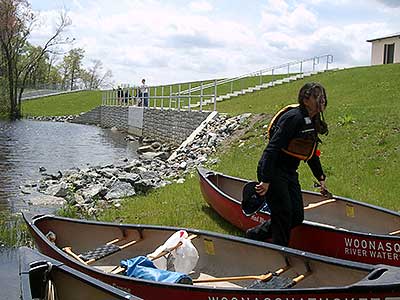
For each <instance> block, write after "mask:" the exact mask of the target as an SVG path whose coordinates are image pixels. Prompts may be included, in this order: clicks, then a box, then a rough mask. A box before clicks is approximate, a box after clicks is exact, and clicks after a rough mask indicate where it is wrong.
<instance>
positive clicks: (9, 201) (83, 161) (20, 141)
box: [0, 120, 138, 212]
mask: <svg viewBox="0 0 400 300" xmlns="http://www.w3.org/2000/svg"><path fill="white" fill-rule="evenodd" d="M125 137H126V134H124V133H121V132H117V131H111V130H108V129H102V128H98V127H96V126H88V125H80V124H71V123H56V122H37V121H31V120H22V121H17V122H6V121H0V211H1V210H10V211H11V212H17V211H20V210H21V209H23V208H26V204H25V202H24V199H26V198H27V197H29V196H23V195H21V193H20V189H19V186H21V185H24V184H25V183H27V182H34V181H37V180H38V179H39V178H40V173H39V167H41V166H43V167H45V168H46V169H47V172H49V173H53V172H57V171H58V170H66V169H69V168H72V167H80V168H82V167H85V166H87V165H102V164H108V163H112V162H115V161H117V160H119V159H124V158H134V157H136V149H137V147H138V142H127V141H126V140H125Z"/></svg>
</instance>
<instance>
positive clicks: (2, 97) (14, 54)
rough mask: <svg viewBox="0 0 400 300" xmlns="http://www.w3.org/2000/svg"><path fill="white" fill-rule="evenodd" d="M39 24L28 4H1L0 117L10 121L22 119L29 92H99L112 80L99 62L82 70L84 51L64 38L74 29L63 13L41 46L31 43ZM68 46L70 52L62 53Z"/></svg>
mask: <svg viewBox="0 0 400 300" xmlns="http://www.w3.org/2000/svg"><path fill="white" fill-rule="evenodd" d="M37 21H38V15H37V14H35V13H34V12H33V11H32V8H31V6H30V4H29V2H28V1H27V0H0V114H2V115H3V116H7V117H8V118H10V119H19V118H21V117H22V115H21V99H22V94H23V92H24V91H25V90H26V89H39V88H43V87H44V86H46V87H47V88H49V87H52V88H55V87H56V88H57V89H60V90H74V89H77V88H82V89H98V88H99V87H100V86H103V85H107V84H110V81H111V78H112V73H111V71H110V70H107V71H104V70H103V64H102V62H101V61H100V60H98V59H93V60H91V63H90V65H89V67H87V68H84V67H83V59H84V57H85V50H84V49H82V48H73V43H74V41H75V40H74V39H71V38H70V37H66V36H65V29H66V28H67V27H68V26H70V25H71V20H70V19H69V18H68V16H67V14H66V13H64V12H60V15H59V19H58V23H57V24H56V27H55V31H54V33H53V34H52V36H50V37H49V38H48V40H47V41H46V42H45V43H44V44H43V45H40V46H35V45H33V44H31V43H29V41H28V39H29V37H30V34H31V32H32V30H33V28H34V26H36V25H37ZM66 45H67V46H68V47H70V48H71V50H69V51H68V52H65V51H63V50H62V49H63V48H65V46H66Z"/></svg>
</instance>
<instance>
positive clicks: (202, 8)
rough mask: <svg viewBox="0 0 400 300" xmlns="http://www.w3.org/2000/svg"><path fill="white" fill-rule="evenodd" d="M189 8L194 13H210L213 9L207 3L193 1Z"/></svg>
mask: <svg viewBox="0 0 400 300" xmlns="http://www.w3.org/2000/svg"><path fill="white" fill-rule="evenodd" d="M189 7H190V9H191V10H193V11H195V12H210V11H212V10H213V8H214V7H213V6H212V5H211V3H210V2H208V1H193V2H191V3H190V4H189Z"/></svg>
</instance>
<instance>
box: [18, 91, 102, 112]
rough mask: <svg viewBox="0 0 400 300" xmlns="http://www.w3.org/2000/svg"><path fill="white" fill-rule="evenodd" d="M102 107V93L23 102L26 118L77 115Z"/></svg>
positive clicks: (51, 97) (77, 93) (77, 94)
mask: <svg viewBox="0 0 400 300" xmlns="http://www.w3.org/2000/svg"><path fill="white" fill-rule="evenodd" d="M99 105H101V92H100V91H83V92H75V93H69V94H62V95H57V96H49V97H44V98H40V99H34V100H28V101H23V102H22V114H23V115H24V116H65V115H77V114H79V113H81V112H86V111H89V110H92V109H93V108H95V107H97V106H99Z"/></svg>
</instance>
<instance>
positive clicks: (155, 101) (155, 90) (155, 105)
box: [154, 86, 157, 108]
mask: <svg viewBox="0 0 400 300" xmlns="http://www.w3.org/2000/svg"><path fill="white" fill-rule="evenodd" d="M156 107H157V87H156V86H155V87H154V108H156Z"/></svg>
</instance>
